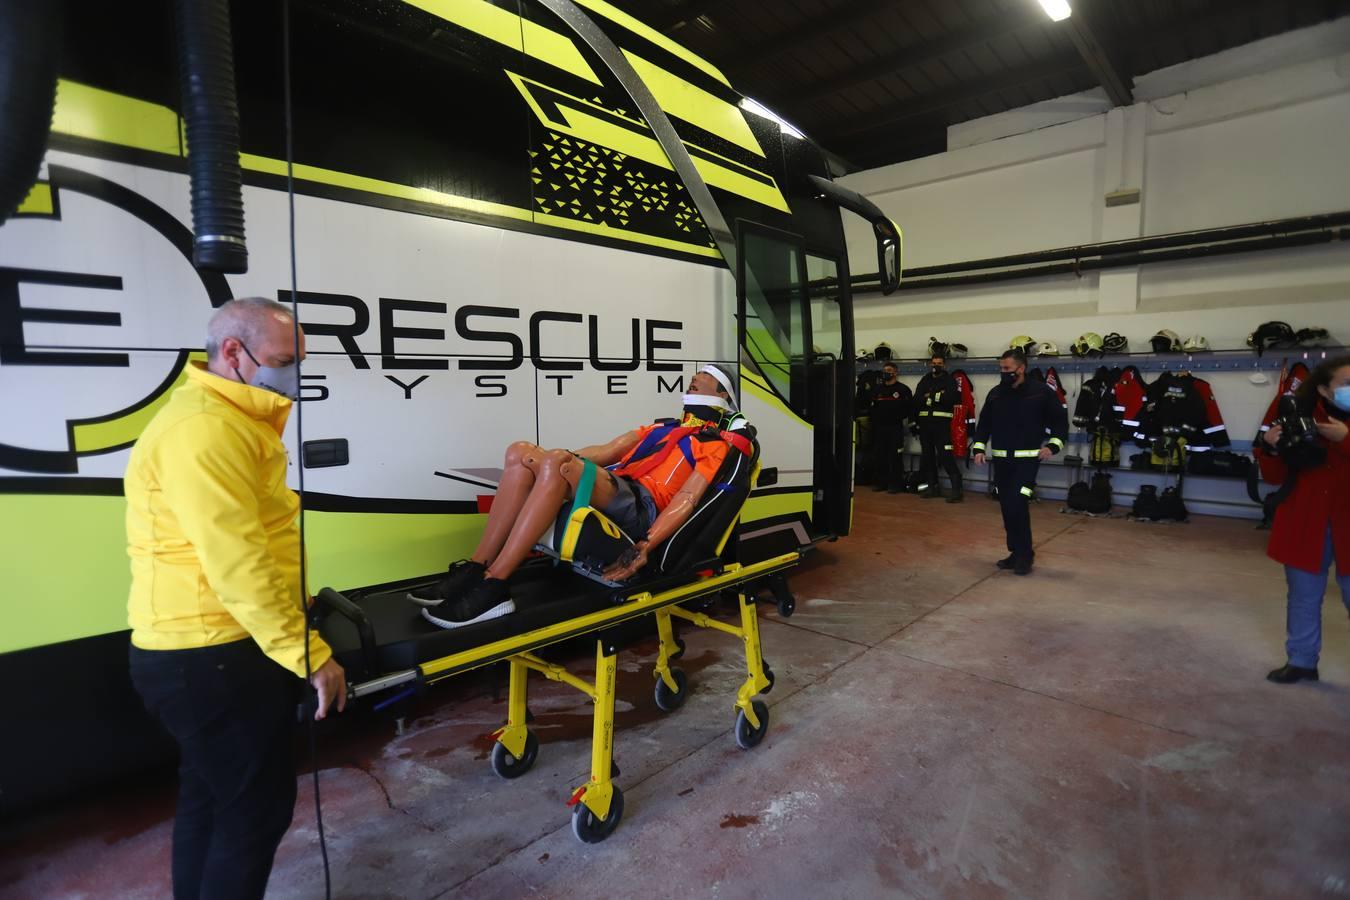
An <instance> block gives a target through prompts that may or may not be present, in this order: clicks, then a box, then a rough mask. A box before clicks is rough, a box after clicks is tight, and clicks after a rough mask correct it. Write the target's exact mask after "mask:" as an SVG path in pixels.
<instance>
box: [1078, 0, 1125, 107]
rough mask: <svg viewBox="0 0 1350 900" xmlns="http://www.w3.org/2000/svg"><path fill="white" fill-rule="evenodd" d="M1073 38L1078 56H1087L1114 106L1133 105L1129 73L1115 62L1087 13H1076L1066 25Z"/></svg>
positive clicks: (1085, 59)
mask: <svg viewBox="0 0 1350 900" xmlns="http://www.w3.org/2000/svg"><path fill="white" fill-rule="evenodd" d="M1064 24H1065V27H1066V30H1067V31H1068V32H1069V37H1070V38H1071V39H1072V40H1073V45H1074V48H1075V49H1077V50H1078V55H1079V56H1081V57H1083V62H1085V63H1086V64H1087V67H1088V69H1089V70H1090V71H1091V72H1092V75H1093V77H1094V78H1096V79H1097V83H1098V84H1100V85H1101V86H1102V88H1103V89H1105V91H1106V96H1107V97H1109V98H1110V100H1111V105H1112V106H1130V105H1131V104H1133V103H1134V94H1132V93H1131V92H1130V78H1129V75H1128V73H1125V72H1122V71H1121V69H1120V67H1119V66H1118V65H1117V64H1116V62H1115V60H1114V59H1112V57H1111V54H1110V52H1108V51H1107V49H1106V47H1104V46H1103V45H1102V42H1101V41H1100V40H1098V38H1097V35H1098V31H1099V29H1098V28H1094V27H1093V25H1092V23H1091V21H1090V16H1089V13H1088V11H1087V10H1085V9H1082V8H1079V9H1075V10H1074V11H1073V15H1071V16H1069V18H1068V20H1067V21H1066V22H1065V23H1064Z"/></svg>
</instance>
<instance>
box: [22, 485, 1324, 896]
mask: <svg viewBox="0 0 1350 900" xmlns="http://www.w3.org/2000/svg"><path fill="white" fill-rule="evenodd" d="M1034 515H1035V529H1036V534H1037V539H1038V545H1039V555H1038V565H1037V569H1036V571H1035V572H1034V573H1033V575H1032V576H1030V577H1027V578H1017V577H1014V576H1012V575H1011V574H1009V573H995V571H994V569H993V567H992V563H993V560H995V559H997V558H998V557H999V556H1002V555H1003V552H1004V551H1003V546H1002V533H1001V530H1000V522H999V516H998V511H997V508H996V507H995V506H994V504H992V503H990V502H988V501H987V500H985V499H984V498H983V497H974V498H972V499H970V500H968V501H967V502H966V503H965V504H964V505H961V506H948V505H945V504H940V503H935V502H925V501H921V500H919V499H918V498H916V497H912V496H898V497H893V496H887V495H876V494H873V493H871V492H867V491H865V492H863V493H861V494H860V495H859V498H858V512H857V519H856V528H855V534H854V535H853V536H852V537H850V538H848V539H846V540H844V541H840V542H839V543H837V544H834V545H830V546H827V547H825V548H824V549H823V550H822V551H820V552H819V553H817V554H815V555H814V558H813V559H812V560H811V562H810V563H809V564H808V565H807V566H806V567H804V568H803V569H802V570H800V571H799V573H798V574H797V575H796V576H795V577H794V579H793V585H794V588H795V590H796V593H797V597H798V610H797V614H796V615H795V616H794V617H792V618H791V619H790V620H787V621H781V620H779V619H778V616H777V613H776V612H774V611H773V610H772V608H771V607H765V608H764V609H763V612H762V616H761V622H762V631H763V639H764V645H765V653H766V656H767V657H768V658H769V660H770V661H771V662H772V663H773V666H774V669H775V671H776V673H777V676H778V683H777V687H776V689H775V690H774V692H773V693H772V694H771V695H770V696H769V697H768V698H767V699H768V701H769V703H770V705H771V706H772V710H773V714H772V727H771V730H770V732H769V735H768V737H767V738H766V739H765V741H764V743H763V744H761V745H760V746H759V747H758V748H757V749H755V750H753V751H749V752H745V751H741V750H739V749H737V747H736V746H735V744H734V742H733V740H732V736H731V733H730V729H731V726H732V724H733V715H732V710H731V698H732V697H733V695H734V692H735V687H736V684H737V683H738V682H739V680H740V679H741V678H743V677H744V672H743V668H742V665H743V663H742V661H741V659H740V657H739V656H738V652H739V648H738V647H737V646H735V645H734V643H733V642H732V641H731V639H728V638H725V637H723V636H719V635H714V634H711V633H709V632H689V633H686V635H685V637H686V639H687V640H688V644H689V651H688V654H687V656H686V658H685V660H683V662H682V665H683V667H684V668H685V670H686V671H687V672H688V673H689V675H690V680H691V683H692V684H693V685H694V692H693V693H692V694H691V696H690V699H689V701H688V703H687V704H686V705H685V707H684V708H683V709H681V710H679V711H678V712H676V713H674V714H672V715H670V716H664V715H662V714H660V713H659V712H657V711H656V710H655V707H654V704H653V703H652V700H651V684H652V682H651V677H650V665H651V661H652V659H653V656H654V647H653V646H650V645H648V646H643V647H639V648H636V649H635V650H633V651H630V652H628V653H626V654H624V655H623V656H622V657H620V660H621V666H622V668H621V671H620V681H619V697H620V704H619V708H620V710H621V712H620V716H619V721H618V735H617V760H618V764H619V765H620V766H621V768H622V775H621V777H620V778H619V779H618V783H619V784H620V786H621V787H622V788H623V789H624V792H625V795H626V798H627V804H626V807H627V808H626V813H625V817H624V820H623V824H622V825H621V826H620V828H619V830H618V832H616V833H615V835H614V836H613V837H611V838H610V839H609V840H608V841H607V842H605V843H604V844H601V845H594V846H585V845H582V844H580V843H578V842H577V841H576V840H575V838H574V837H573V836H572V833H571V828H570V826H569V820H568V815H567V810H566V809H565V808H564V806H563V804H564V802H565V801H566V799H567V798H568V795H569V793H570V791H571V789H572V788H573V787H574V786H575V785H577V784H580V783H582V782H583V781H584V779H585V773H586V771H587V769H588V764H589V759H588V753H589V728H590V725H589V722H590V720H589V711H588V709H587V706H586V705H585V704H583V703H582V702H581V701H580V695H579V694H575V693H572V692H570V690H569V689H564V688H562V687H561V686H559V685H555V684H551V683H543V682H542V681H540V682H536V683H534V684H533V687H532V700H531V706H532V708H533V711H534V712H535V714H536V716H537V721H536V723H535V725H536V728H537V732H538V734H539V737H540V741H541V743H542V749H541V754H540V759H539V763H538V765H537V766H536V768H535V770H534V771H532V772H531V773H529V774H528V775H526V776H525V777H523V778H521V779H519V780H517V781H512V782H505V781H501V780H499V779H498V778H496V777H495V776H494V775H493V774H492V773H491V772H490V771H489V769H488V765H487V762H486V755H487V750H488V748H489V746H490V742H489V739H486V738H485V737H484V736H485V735H486V734H487V733H488V732H490V731H491V730H492V729H494V728H495V727H497V725H498V724H499V723H500V721H501V718H502V715H503V713H504V703H502V702H501V701H494V700H493V699H492V697H491V696H490V694H488V693H487V691H486V690H485V685H484V682H483V681H482V680H481V679H480V680H477V681H473V680H463V681H461V682H460V683H458V684H450V685H447V686H444V687H440V688H437V689H434V690H433V691H432V692H431V694H430V695H429V697H428V698H427V699H426V700H424V701H423V703H422V706H421V707H420V709H419V717H418V718H417V719H416V720H415V721H413V722H412V723H411V727H410V729H409V731H408V733H406V734H405V735H404V736H403V737H394V736H393V735H392V734H391V732H390V730H389V729H369V728H367V729H365V730H355V732H354V733H348V734H344V735H339V736H337V737H330V738H328V739H326V740H325V741H324V746H323V747H322V748H321V754H322V762H323V766H324V768H323V769H322V771H321V784H322V796H323V807H324V822H325V825H326V827H327V834H328V849H329V854H330V857H331V859H332V867H333V879H334V896H339V897H344V898H347V897H412V898H429V897H440V896H465V897H515V896H520V895H522V894H526V893H537V894H540V895H544V896H548V897H587V898H590V897H595V896H607V895H608V896H620V895H622V896H643V897H676V896H679V897H685V896H717V897H769V896H787V897H797V896H811V897H813V898H819V897H874V896H882V895H887V896H912V897H962V898H965V897H986V896H989V897H1002V896H1016V897H1037V898H1042V897H1074V898H1078V897H1144V896H1146V897H1224V898H1228V897H1320V896H1329V897H1334V896H1350V782H1348V781H1347V764H1348V763H1350V634H1347V627H1346V615H1345V610H1344V608H1343V607H1342V606H1341V604H1340V602H1339V598H1338V597H1335V596H1334V595H1332V596H1329V597H1328V600H1327V603H1326V606H1325V612H1326V616H1325V622H1326V640H1325V647H1324V651H1323V660H1322V667H1321V670H1322V677H1323V679H1324V680H1323V681H1322V683H1321V684H1319V685H1306V684H1300V685H1294V686H1288V687H1279V686H1275V685H1271V684H1268V683H1267V682H1266V681H1265V680H1264V677H1263V676H1264V674H1265V672H1266V671H1267V669H1269V668H1271V667H1273V666H1275V665H1278V664H1280V663H1281V662H1282V661H1283V652H1282V646H1283V645H1282V640H1283V623H1284V612H1283V586H1284V585H1283V575H1282V571H1281V569H1280V568H1279V567H1278V566H1277V565H1276V564H1274V563H1272V562H1271V561H1269V560H1268V559H1266V558H1265V556H1264V555H1263V552H1262V551H1263V547H1264V540H1265V535H1264V533H1260V532H1256V531H1254V530H1253V529H1252V526H1251V524H1250V523H1248V522H1237V521H1231V520H1217V519H1197V520H1195V521H1193V522H1192V523H1191V524H1189V525H1171V526H1169V525H1145V524H1136V523H1133V522H1129V521H1126V520H1124V519H1087V518H1079V517H1069V516H1064V515H1059V514H1058V504H1056V503H1050V502H1046V503H1042V504H1039V505H1038V507H1037V508H1036V509H1035V513H1034ZM574 668H575V669H576V670H578V671H581V670H584V669H585V668H586V666H585V665H584V663H580V664H578V665H577V666H576V667H574ZM171 809H172V783H171V779H166V778H163V777H158V778H153V779H150V780H148V781H145V782H137V783H136V784H134V785H126V786H123V787H121V788H119V789H116V790H110V791H109V792H107V794H106V795H103V796H101V797H98V798H94V799H91V800H89V801H88V802H87V803H85V804H84V805H82V806H79V807H71V808H65V809H62V810H60V811H56V812H51V813H48V814H46V815H44V816H41V817H39V818H37V819H34V820H30V821H28V822H23V823H18V824H17V825H13V826H11V827H9V828H8V829H6V831H5V832H4V833H3V834H2V835H0V894H4V895H5V896H19V897H43V898H47V897H69V896H116V897H119V898H136V897H161V896H166V895H167V892H168V847H169V839H170V827H171V822H170V814H171ZM269 896H272V897H277V898H291V897H297V898H299V897H304V898H311V897H316V896H322V875H321V871H320V868H319V861H318V850H317V837H316V831H315V826H314V811H313V793H312V790H311V786H310V781H309V780H308V778H305V779H302V781H301V790H300V801H299V804H298V806H297V813H296V818H295V824H294V827H293V828H292V830H291V833H290V834H289V835H288V837H287V838H286V840H285V842H284V843H283V845H282V847H281V850H280V853H279V854H278V858H277V865H276V869H275V872H274V874H273V877H272V884H271V890H270V891H269Z"/></svg>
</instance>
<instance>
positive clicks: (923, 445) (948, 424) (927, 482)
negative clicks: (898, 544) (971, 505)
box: [914, 366, 962, 503]
mask: <svg viewBox="0 0 1350 900" xmlns="http://www.w3.org/2000/svg"><path fill="white" fill-rule="evenodd" d="M961 400H962V392H961V388H960V386H959V385H957V383H956V379H955V378H953V377H952V376H951V374H950V373H949V372H947V370H946V368H945V367H942V366H934V367H933V369H932V371H930V372H929V373H928V374H927V375H925V376H923V378H921V379H920V380H919V386H918V387H917V388H916V389H915V391H914V408H915V419H916V420H917V424H918V429H919V447H920V450H921V453H922V456H921V457H920V461H921V464H920V467H919V471H920V472H921V473H922V474H921V476H920V477H921V480H920V482H919V493H920V494H921V495H923V496H925V497H930V498H931V497H940V496H942V491H941V489H940V488H939V485H938V466H939V465H940V466H942V468H943V470H945V471H946V473H947V477H948V478H949V479H951V483H952V496H951V498H950V501H951V502H953V503H955V502H958V501H960V499H961V496H962V481H961V470H960V469H958V468H957V466H956V459H955V458H954V457H953V456H952V450H953V449H954V446H953V443H952V421H953V420H954V419H955V418H956V416H957V414H958V410H959V409H960V406H961Z"/></svg>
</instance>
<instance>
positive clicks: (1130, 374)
mask: <svg viewBox="0 0 1350 900" xmlns="http://www.w3.org/2000/svg"><path fill="white" fill-rule="evenodd" d="M1147 389H1148V385H1147V384H1145V383H1144V376H1142V375H1140V374H1139V370H1138V369H1136V368H1135V367H1134V366H1126V367H1125V368H1124V369H1122V370H1121V372H1120V377H1119V378H1117V379H1116V383H1115V385H1114V386H1112V388H1111V405H1112V408H1113V409H1114V410H1115V411H1116V415H1118V416H1120V425H1121V430H1122V431H1123V432H1124V433H1125V434H1126V435H1128V436H1130V437H1135V438H1139V437H1142V435H1141V434H1139V411H1140V410H1142V409H1143V408H1144V398H1145V397H1146V393H1145V392H1146V391H1147Z"/></svg>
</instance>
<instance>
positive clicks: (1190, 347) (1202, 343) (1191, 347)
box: [1181, 334, 1214, 353]
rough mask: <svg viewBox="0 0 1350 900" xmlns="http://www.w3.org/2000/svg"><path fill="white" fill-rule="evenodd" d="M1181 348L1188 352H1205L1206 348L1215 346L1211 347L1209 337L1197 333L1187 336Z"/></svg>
mask: <svg viewBox="0 0 1350 900" xmlns="http://www.w3.org/2000/svg"><path fill="white" fill-rule="evenodd" d="M1181 349H1182V350H1185V351H1186V352H1187V353H1203V352H1204V351H1206V350H1212V349H1214V348H1212V347H1210V345H1209V339H1208V338H1206V337H1205V336H1204V335H1203V334H1196V335H1192V336H1190V337H1188V338H1186V340H1185V341H1184V342H1182V345H1181Z"/></svg>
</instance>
